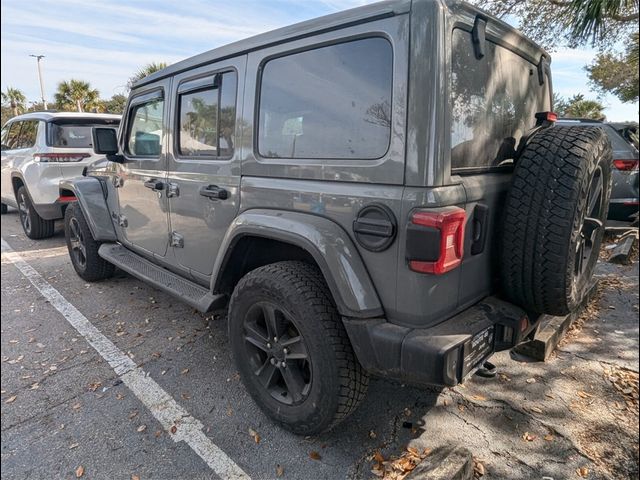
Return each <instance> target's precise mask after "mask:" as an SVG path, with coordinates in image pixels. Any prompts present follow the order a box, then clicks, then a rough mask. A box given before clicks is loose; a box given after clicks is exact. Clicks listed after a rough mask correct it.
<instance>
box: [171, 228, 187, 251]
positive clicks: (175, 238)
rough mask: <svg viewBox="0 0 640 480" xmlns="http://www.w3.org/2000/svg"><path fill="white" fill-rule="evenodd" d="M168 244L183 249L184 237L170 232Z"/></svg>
mask: <svg viewBox="0 0 640 480" xmlns="http://www.w3.org/2000/svg"><path fill="white" fill-rule="evenodd" d="M169 243H170V244H171V246H172V247H176V248H184V237H183V236H182V235H181V234H179V233H178V232H175V231H174V232H171V234H170V235H169Z"/></svg>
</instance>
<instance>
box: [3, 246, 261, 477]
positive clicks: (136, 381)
mask: <svg viewBox="0 0 640 480" xmlns="http://www.w3.org/2000/svg"><path fill="white" fill-rule="evenodd" d="M1 240H2V254H3V255H5V256H6V258H7V259H8V260H9V261H10V262H11V263H13V264H14V265H15V266H16V268H18V270H20V272H21V273H22V274H23V275H24V276H25V277H26V278H27V279H28V280H29V281H30V282H31V283H32V284H33V286H34V287H36V288H37V289H38V291H39V292H40V293H41V294H42V296H43V297H44V298H46V299H47V300H48V301H49V303H50V304H51V305H52V306H53V307H54V308H55V309H56V310H58V311H59V312H60V313H61V314H62V315H63V316H64V318H65V319H66V320H67V321H68V322H69V323H70V324H71V326H72V327H73V328H75V329H76V330H77V331H78V333H79V334H80V335H82V336H83V337H84V338H85V339H86V340H87V342H89V344H90V345H91V346H92V347H93V348H94V349H95V350H96V351H97V352H98V353H99V354H100V356H101V357H102V358H104V359H105V360H106V361H107V363H109V365H111V368H113V370H114V371H115V372H116V374H117V375H118V376H119V377H120V378H121V379H122V381H123V383H124V384H125V385H126V386H127V387H129V389H130V390H131V391H132V392H133V394H134V395H135V396H136V397H138V399H139V400H140V401H141V402H142V403H143V404H144V405H145V406H146V407H147V408H148V409H149V411H151V413H152V414H153V416H154V417H156V419H157V420H158V421H159V422H160V424H161V425H162V427H163V428H164V429H165V430H167V431H168V432H169V433H170V434H171V438H173V440H174V441H175V442H180V441H183V442H185V443H186V444H187V445H189V447H191V449H192V450H193V451H194V452H196V453H197V454H198V456H200V458H202V460H204V461H205V462H206V463H207V465H209V467H210V468H211V469H212V470H213V471H214V472H215V473H216V474H217V475H218V476H220V477H221V478H224V479H237V480H240V479H243V480H250V477H249V476H248V475H247V474H246V473H245V472H244V471H243V470H242V469H241V468H240V467H239V466H238V465H237V464H236V463H235V462H234V461H233V460H231V458H229V457H228V456H227V454H225V453H224V452H223V451H222V450H221V449H220V448H219V447H218V446H216V445H215V444H214V443H213V442H212V441H211V440H210V439H209V438H208V437H207V436H206V435H205V434H204V432H203V431H202V428H203V425H202V423H200V421H199V420H197V419H196V418H194V417H192V416H191V415H190V414H189V412H187V411H186V410H185V409H184V408H183V407H181V406H180V405H178V403H177V402H176V401H175V400H174V399H173V398H172V397H171V395H169V394H168V393H167V392H166V391H164V390H163V389H162V387H161V386H160V385H158V384H157V383H156V382H155V381H154V380H153V379H152V378H151V377H148V376H147V373H146V372H145V371H144V370H143V369H142V368H140V367H138V366H137V365H136V364H135V362H134V361H133V360H131V359H130V358H129V357H128V356H127V355H125V354H124V353H123V352H122V351H121V350H120V349H119V348H118V347H116V345H115V344H114V343H113V342H112V341H111V340H109V339H108V338H107V337H105V336H104V335H103V334H102V333H101V332H100V331H99V330H98V329H97V328H96V327H94V326H93V324H92V323H91V322H90V321H89V320H87V317H85V316H84V315H83V314H82V313H80V311H79V310H78V309H77V308H76V307H74V306H73V305H71V303H69V302H68V301H67V300H66V299H65V298H64V297H63V296H62V294H61V293H60V292H58V290H56V289H55V288H53V287H52V286H51V285H50V284H49V283H48V282H47V281H46V280H45V279H44V278H42V276H41V275H40V274H39V273H38V272H37V271H36V270H35V269H34V268H33V267H32V266H31V265H29V264H28V263H27V262H26V261H25V260H24V259H23V258H22V257H21V256H20V255H19V254H18V253H16V252H14V251H13V249H12V248H11V247H10V246H9V244H8V243H7V242H6V241H5V239H4V238H2V239H1ZM173 427H175V433H173V432H172V430H174V428H173Z"/></svg>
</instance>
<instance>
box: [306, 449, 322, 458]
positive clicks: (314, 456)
mask: <svg viewBox="0 0 640 480" xmlns="http://www.w3.org/2000/svg"><path fill="white" fill-rule="evenodd" d="M309 458H311V460H321V459H322V455H320V454H319V453H318V452H316V451H315V450H313V451H311V452H309Z"/></svg>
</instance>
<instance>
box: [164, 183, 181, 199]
mask: <svg viewBox="0 0 640 480" xmlns="http://www.w3.org/2000/svg"><path fill="white" fill-rule="evenodd" d="M166 195H167V198H173V197H179V196H180V187H178V184H177V183H172V182H169V183H167V194H166Z"/></svg>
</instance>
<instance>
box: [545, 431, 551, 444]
mask: <svg viewBox="0 0 640 480" xmlns="http://www.w3.org/2000/svg"><path fill="white" fill-rule="evenodd" d="M544 439H545V440H546V441H547V442H552V441H553V435H551V434H550V433H548V434H546V435H545V436H544Z"/></svg>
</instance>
